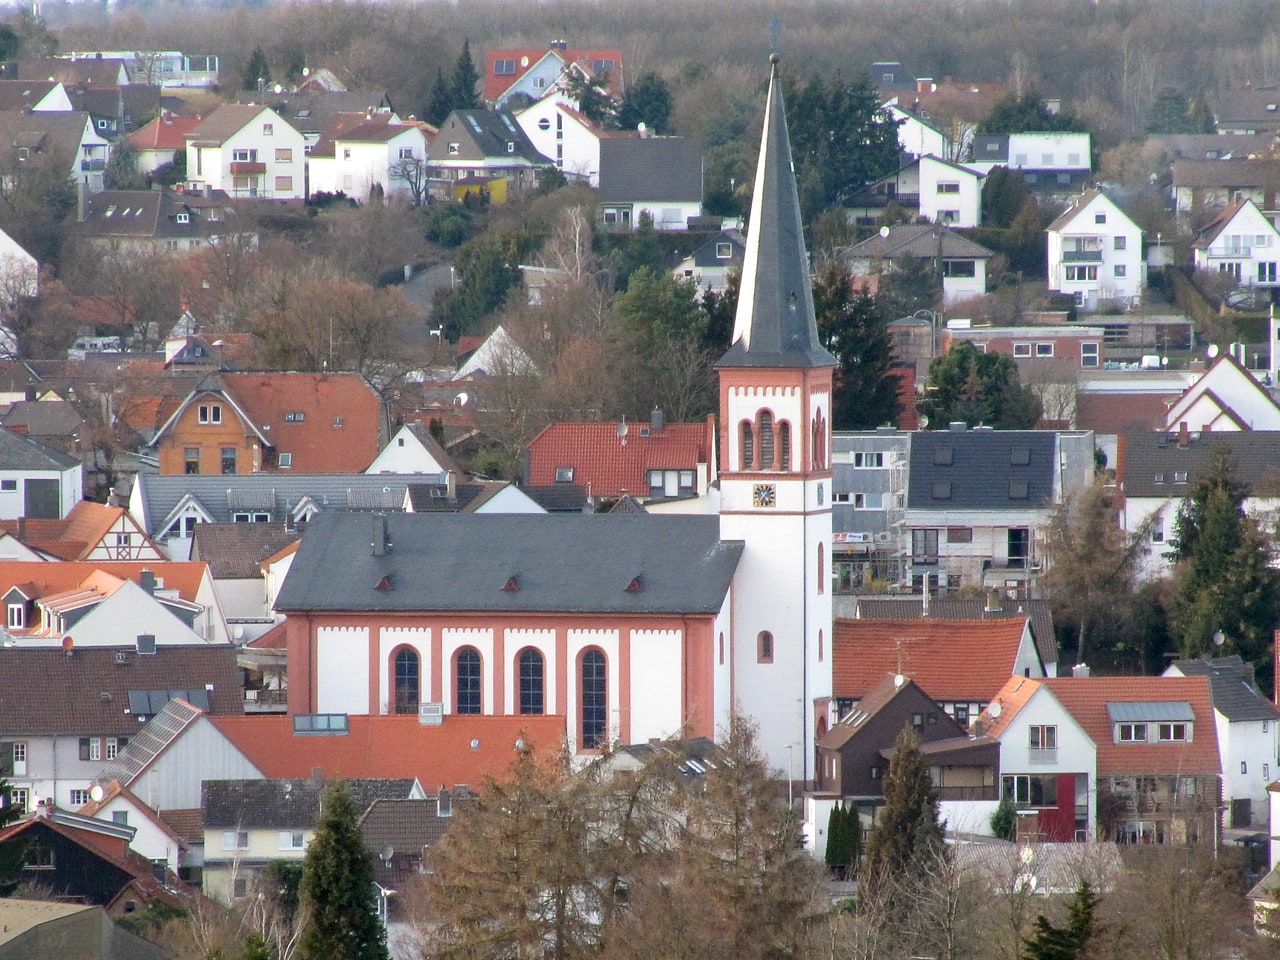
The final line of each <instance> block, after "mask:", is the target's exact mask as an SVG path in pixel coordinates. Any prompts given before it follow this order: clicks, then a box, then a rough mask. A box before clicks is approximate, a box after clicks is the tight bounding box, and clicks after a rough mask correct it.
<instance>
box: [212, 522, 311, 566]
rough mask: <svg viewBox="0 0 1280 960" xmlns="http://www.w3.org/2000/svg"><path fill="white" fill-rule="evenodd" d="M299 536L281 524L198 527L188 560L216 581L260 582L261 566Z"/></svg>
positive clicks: (292, 527)
mask: <svg viewBox="0 0 1280 960" xmlns="http://www.w3.org/2000/svg"><path fill="white" fill-rule="evenodd" d="M301 536H302V534H301V533H300V532H299V530H298V528H297V527H296V526H290V525H288V524H283V523H197V524H196V528H195V530H194V531H193V532H192V535H191V559H192V560H193V561H198V562H201V563H207V564H208V565H209V573H210V574H211V575H212V576H213V578H214V579H215V580H261V579H262V567H261V563H262V561H263V560H266V559H267V558H268V557H271V556H274V555H275V554H276V553H279V552H280V551H281V550H282V549H284V548H285V547H287V546H288V545H289V544H291V543H295V542H297V540H298V539H299V538H300V537H301Z"/></svg>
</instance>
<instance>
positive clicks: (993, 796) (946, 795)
mask: <svg viewBox="0 0 1280 960" xmlns="http://www.w3.org/2000/svg"><path fill="white" fill-rule="evenodd" d="M938 799H939V800H999V799H1000V789H999V788H998V787H995V786H990V787H939V788H938Z"/></svg>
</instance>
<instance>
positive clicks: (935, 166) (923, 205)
mask: <svg viewBox="0 0 1280 960" xmlns="http://www.w3.org/2000/svg"><path fill="white" fill-rule="evenodd" d="M984 176H985V174H982V173H978V172H977V171H976V170H971V169H969V168H968V167H965V166H962V165H960V164H958V163H953V162H952V161H950V160H943V159H941V158H940V157H938V156H933V155H932V154H926V155H924V156H919V157H913V158H909V159H908V160H907V162H906V163H905V164H904V165H903V166H902V167H900V168H899V169H898V170H897V171H896V172H894V173H891V174H889V175H888V176H887V177H882V178H881V179H879V180H877V181H876V182H875V183H873V184H871V185H870V186H868V187H867V188H866V189H865V190H862V191H859V192H858V193H857V194H854V195H853V196H852V197H851V198H850V199H849V200H848V201H847V203H846V208H847V209H846V212H847V214H848V215H849V216H850V217H852V218H856V219H857V222H859V223H874V222H875V221H876V220H877V219H878V218H879V217H881V216H882V215H883V214H884V208H885V207H887V206H888V205H889V204H894V205H895V206H897V207H900V208H902V209H903V210H905V211H906V212H907V213H908V214H910V215H911V216H912V218H917V217H918V218H920V219H921V220H925V221H928V222H931V223H945V224H948V225H949V226H952V227H977V226H981V225H982V181H983V178H984Z"/></svg>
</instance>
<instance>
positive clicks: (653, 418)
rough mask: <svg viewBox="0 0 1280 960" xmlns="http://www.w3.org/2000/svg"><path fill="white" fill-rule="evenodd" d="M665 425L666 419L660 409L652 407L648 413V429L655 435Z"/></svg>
mask: <svg viewBox="0 0 1280 960" xmlns="http://www.w3.org/2000/svg"><path fill="white" fill-rule="evenodd" d="M665 425H666V417H665V416H663V413H662V408H661V407H654V408H653V410H652V411H651V412H650V413H649V429H650V430H651V431H653V432H654V433H657V432H658V431H659V430H661V429H662V428H663V427H664V426H665Z"/></svg>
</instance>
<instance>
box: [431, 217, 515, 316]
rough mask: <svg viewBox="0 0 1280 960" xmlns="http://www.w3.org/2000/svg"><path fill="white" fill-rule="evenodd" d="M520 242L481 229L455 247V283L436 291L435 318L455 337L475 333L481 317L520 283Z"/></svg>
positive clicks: (495, 308)
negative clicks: (478, 233)
mask: <svg viewBox="0 0 1280 960" xmlns="http://www.w3.org/2000/svg"><path fill="white" fill-rule="evenodd" d="M518 247H519V244H518V243H515V242H514V241H513V239H512V238H510V237H507V236H505V235H503V234H499V233H494V232H489V233H482V234H480V235H479V236H477V237H475V238H474V239H471V240H468V241H467V242H466V243H464V244H463V245H462V246H461V247H460V248H458V258H457V260H456V261H454V270H455V275H456V277H457V285H456V286H454V287H453V288H451V289H449V290H441V291H439V292H438V293H437V294H436V299H435V304H434V305H433V307H432V311H433V312H432V317H433V319H434V321H435V322H436V323H437V324H439V325H441V326H443V327H444V330H445V336H446V337H447V338H448V339H450V340H455V339H457V337H458V336H459V335H460V334H469V333H474V332H476V331H478V330H480V329H481V328H482V326H483V324H482V321H483V320H484V318H486V317H488V316H489V315H490V314H492V313H493V312H494V311H496V310H497V309H498V308H499V307H501V306H502V305H503V303H505V302H506V299H507V295H508V294H509V293H510V292H511V291H512V290H514V289H516V288H517V287H519V285H520V268H519V266H517V264H518V263H519V262H520V260H519V253H518V252H517V251H518Z"/></svg>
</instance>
